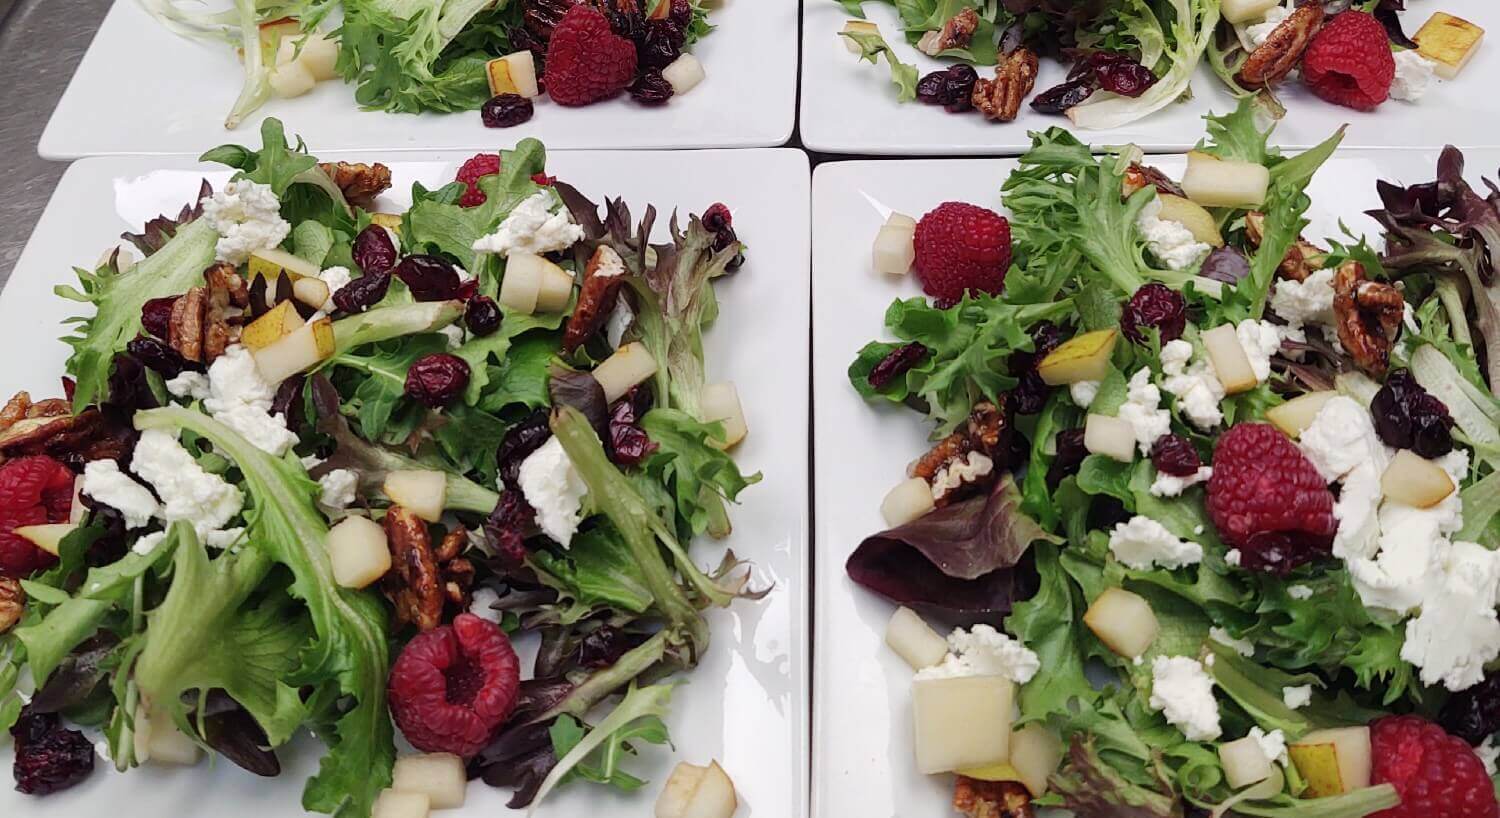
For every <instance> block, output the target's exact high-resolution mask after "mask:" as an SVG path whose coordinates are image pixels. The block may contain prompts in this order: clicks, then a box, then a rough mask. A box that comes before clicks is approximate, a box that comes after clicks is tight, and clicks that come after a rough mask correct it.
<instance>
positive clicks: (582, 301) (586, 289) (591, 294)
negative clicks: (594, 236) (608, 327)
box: [562, 244, 625, 352]
mask: <svg viewBox="0 0 1500 818" xmlns="http://www.w3.org/2000/svg"><path fill="white" fill-rule="evenodd" d="M624 264H625V260H624V259H622V258H620V254H619V253H616V252H615V251H614V250H613V249H612V248H610V247H607V246H605V245H602V244H601V245H599V247H598V249H596V250H594V254H593V255H592V256H590V257H589V261H588V264H587V265H585V266H584V270H583V286H581V287H579V288H578V306H576V307H574V308H573V314H572V315H571V316H569V317H568V327H567V329H566V330H565V331H564V332H563V342H562V348H563V352H572V351H573V350H575V349H577V348H579V347H580V346H583V343H584V342H585V341H587V340H588V339H589V338H590V337H591V336H593V334H594V333H596V332H598V331H599V328H600V327H602V326H604V323H605V322H606V321H608V320H609V315H610V313H612V312H614V309H615V303H616V302H617V301H619V300H620V285H622V284H624V283H625V276H624V275H623V271H624ZM600 270H604V271H606V272H609V271H610V270H618V271H620V273H610V274H609V275H600V274H599V273H600Z"/></svg>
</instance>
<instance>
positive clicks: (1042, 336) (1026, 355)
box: [1010, 321, 1062, 415]
mask: <svg viewBox="0 0 1500 818" xmlns="http://www.w3.org/2000/svg"><path fill="white" fill-rule="evenodd" d="M1061 343H1062V328H1060V327H1058V326H1057V325H1056V324H1054V323H1052V322H1051V321H1041V322H1038V323H1037V325H1036V326H1035V327H1033V328H1032V330H1031V346H1032V349H1031V351H1029V352H1025V351H1023V352H1013V353H1011V356H1010V374H1011V375H1013V376H1014V377H1016V378H1017V379H1019V381H1020V383H1018V384H1016V388H1015V389H1012V390H1011V393H1010V408H1012V409H1014V410H1015V411H1016V413H1017V414H1021V415H1034V414H1036V413H1037V412H1040V411H1042V407H1044V406H1046V405H1047V397H1048V396H1049V395H1051V394H1052V387H1050V386H1048V385H1047V383H1046V381H1043V380H1042V376H1041V375H1040V374H1039V373H1038V372H1037V370H1036V366H1037V364H1038V363H1040V362H1041V360H1042V359H1043V358H1045V357H1046V356H1047V353H1049V352H1051V351H1052V350H1054V349H1056V348H1057V347H1058V345H1059V344H1061Z"/></svg>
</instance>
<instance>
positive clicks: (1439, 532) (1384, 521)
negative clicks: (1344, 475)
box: [1334, 449, 1469, 614]
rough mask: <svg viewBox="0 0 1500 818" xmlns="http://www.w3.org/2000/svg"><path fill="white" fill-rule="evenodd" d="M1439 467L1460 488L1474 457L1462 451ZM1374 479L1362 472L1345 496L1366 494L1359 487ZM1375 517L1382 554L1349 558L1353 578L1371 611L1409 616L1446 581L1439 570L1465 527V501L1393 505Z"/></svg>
mask: <svg viewBox="0 0 1500 818" xmlns="http://www.w3.org/2000/svg"><path fill="white" fill-rule="evenodd" d="M1436 462H1437V463H1438V465H1440V466H1442V468H1443V470H1444V471H1446V472H1447V473H1448V476H1449V477H1450V478H1452V479H1453V480H1454V482H1455V483H1457V482H1458V481H1461V480H1462V479H1463V476H1464V474H1465V473H1466V472H1467V471H1468V468H1469V456H1468V454H1467V453H1466V452H1464V451H1463V450H1460V449H1455V450H1454V451H1452V452H1449V453H1448V454H1446V455H1444V456H1443V457H1442V458H1439V459H1438V460H1437V461H1436ZM1370 474H1371V470H1370V469H1369V468H1368V467H1366V466H1360V467H1359V468H1358V469H1356V470H1355V473H1354V474H1351V476H1350V478H1349V479H1346V480H1345V482H1344V492H1349V491H1351V490H1354V491H1364V490H1363V489H1362V488H1360V487H1359V486H1358V485H1357V482H1359V481H1366V480H1369V479H1371V478H1370ZM1356 477H1358V481H1356V480H1355V478H1356ZM1340 499H1342V495H1341V498H1340ZM1375 502H1377V503H1379V501H1378V499H1377V500H1376V501H1375ZM1334 510H1335V512H1337V510H1338V509H1337V506H1336V507H1335V509H1334ZM1373 516H1374V519H1375V524H1374V526H1372V527H1371V528H1373V530H1375V531H1376V545H1377V547H1378V554H1373V555H1372V554H1369V553H1368V551H1366V552H1365V553H1364V554H1363V555H1360V556H1349V557H1346V558H1345V560H1346V564H1347V566H1348V568H1349V577H1350V579H1351V580H1353V584H1354V589H1355V591H1357V592H1358V593H1359V597H1360V600H1361V601H1362V602H1363V603H1364V605H1365V607H1367V608H1383V609H1386V610H1390V611H1394V612H1396V613H1398V614H1406V613H1409V612H1410V611H1412V610H1413V609H1415V608H1417V607H1418V606H1420V605H1421V604H1422V602H1423V600H1424V599H1425V598H1427V597H1428V596H1429V595H1431V594H1432V593H1434V592H1435V589H1434V588H1433V587H1432V584H1433V583H1434V582H1437V581H1439V579H1440V578H1441V576H1442V571H1441V569H1440V567H1439V565H1440V563H1441V562H1442V560H1443V559H1445V557H1446V556H1447V554H1448V553H1449V551H1450V550H1451V546H1450V545H1449V543H1448V541H1447V539H1446V538H1447V536H1448V535H1450V534H1452V533H1454V532H1456V531H1458V530H1459V529H1460V528H1462V527H1463V501H1462V500H1461V499H1459V496H1458V493H1457V492H1454V493H1453V494H1450V495H1449V496H1448V497H1446V498H1444V499H1443V500H1442V502H1439V503H1438V504H1437V505H1435V506H1432V507H1431V508H1414V507H1412V506H1408V505H1406V504H1405V503H1400V502H1396V501H1394V500H1387V501H1385V502H1383V503H1379V510H1378V511H1377V512H1376V513H1375V514H1374V515H1373ZM1337 542H1338V541H1337V540H1335V544H1337Z"/></svg>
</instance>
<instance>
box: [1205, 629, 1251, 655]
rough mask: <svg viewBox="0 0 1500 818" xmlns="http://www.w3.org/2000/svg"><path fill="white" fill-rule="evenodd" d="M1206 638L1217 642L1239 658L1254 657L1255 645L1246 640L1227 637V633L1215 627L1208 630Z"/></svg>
mask: <svg viewBox="0 0 1500 818" xmlns="http://www.w3.org/2000/svg"><path fill="white" fill-rule="evenodd" d="M1208 638H1209V639H1212V640H1214V641H1215V642H1218V643H1219V644H1221V645H1223V646H1224V647H1226V648H1229V649H1231V650H1233V651H1234V652H1235V653H1238V654H1239V655H1241V656H1247V657H1248V656H1254V655H1255V645H1254V644H1252V643H1251V642H1250V640H1248V639H1236V638H1234V637H1233V636H1230V635H1229V631H1226V630H1224V629H1223V628H1220V627H1218V626H1217V625H1216V626H1214V627H1212V628H1209V629H1208Z"/></svg>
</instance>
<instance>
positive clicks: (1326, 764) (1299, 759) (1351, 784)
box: [1286, 726, 1370, 798]
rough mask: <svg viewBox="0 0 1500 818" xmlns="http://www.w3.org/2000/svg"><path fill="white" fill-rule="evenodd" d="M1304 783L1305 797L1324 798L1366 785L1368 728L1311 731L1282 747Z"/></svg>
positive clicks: (1368, 778) (1368, 784)
mask: <svg viewBox="0 0 1500 818" xmlns="http://www.w3.org/2000/svg"><path fill="white" fill-rule="evenodd" d="M1286 752H1287V755H1288V756H1290V757H1291V760H1292V763H1293V764H1295V765H1297V772H1298V773H1300V774H1301V775H1302V780H1303V781H1305V782H1307V790H1306V791H1305V792H1304V793H1303V797H1305V798H1327V797H1330V796H1334V795H1343V794H1344V793H1346V792H1353V791H1354V790H1361V789H1364V788H1365V787H1368V786H1370V728H1369V727H1366V726H1360V727H1334V728H1330V729H1326V730H1314V731H1312V732H1311V733H1308V734H1307V735H1305V736H1303V737H1302V738H1300V739H1297V740H1296V741H1293V742H1290V743H1288V744H1287V747H1286Z"/></svg>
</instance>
